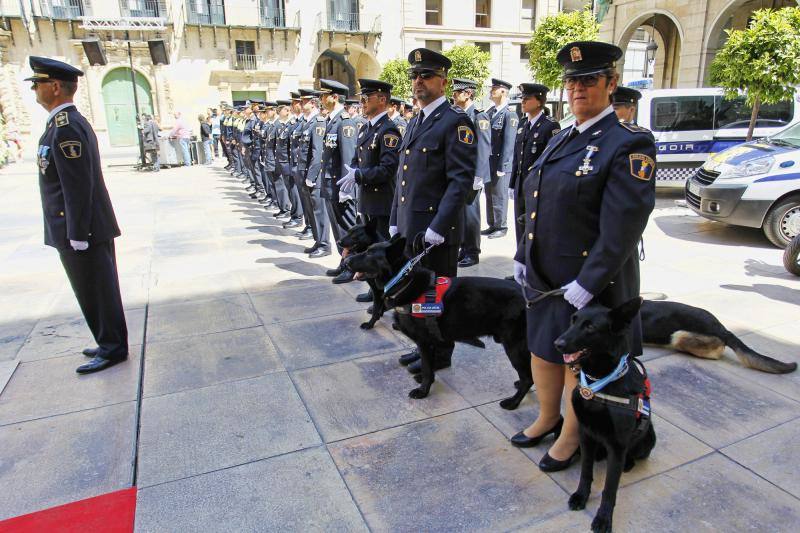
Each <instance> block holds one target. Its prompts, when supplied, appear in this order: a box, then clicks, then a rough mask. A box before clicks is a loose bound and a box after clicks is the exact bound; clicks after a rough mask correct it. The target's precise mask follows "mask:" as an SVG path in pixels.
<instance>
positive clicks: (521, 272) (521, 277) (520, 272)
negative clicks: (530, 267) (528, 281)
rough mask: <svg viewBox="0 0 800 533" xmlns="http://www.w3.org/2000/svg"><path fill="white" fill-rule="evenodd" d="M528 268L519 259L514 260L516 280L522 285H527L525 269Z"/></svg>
mask: <svg viewBox="0 0 800 533" xmlns="http://www.w3.org/2000/svg"><path fill="white" fill-rule="evenodd" d="M526 269H527V268H526V267H525V265H524V264H522V263H520V262H519V261H514V281H516V282H517V283H519V284H520V285H525V270H526Z"/></svg>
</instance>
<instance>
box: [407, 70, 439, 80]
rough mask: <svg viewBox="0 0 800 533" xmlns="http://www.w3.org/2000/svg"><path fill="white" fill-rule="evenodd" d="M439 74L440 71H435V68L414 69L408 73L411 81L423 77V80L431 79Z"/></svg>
mask: <svg viewBox="0 0 800 533" xmlns="http://www.w3.org/2000/svg"><path fill="white" fill-rule="evenodd" d="M438 75H439V73H438V72H434V71H433V70H414V71H411V72H409V73H408V79H409V80H411V81H414V80H416V79H417V78H422V79H423V80H429V79H431V78H433V77H435V76H438Z"/></svg>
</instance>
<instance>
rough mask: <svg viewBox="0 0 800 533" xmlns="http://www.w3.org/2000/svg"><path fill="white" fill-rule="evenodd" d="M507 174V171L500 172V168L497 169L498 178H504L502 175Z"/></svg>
mask: <svg viewBox="0 0 800 533" xmlns="http://www.w3.org/2000/svg"><path fill="white" fill-rule="evenodd" d="M505 175H506V173H505V172H500V171H499V170H498V171H497V177H498V178H502V177H503V176H505Z"/></svg>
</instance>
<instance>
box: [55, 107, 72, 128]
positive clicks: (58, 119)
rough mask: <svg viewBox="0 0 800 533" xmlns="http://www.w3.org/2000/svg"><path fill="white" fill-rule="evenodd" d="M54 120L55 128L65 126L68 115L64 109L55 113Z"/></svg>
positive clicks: (67, 122)
mask: <svg viewBox="0 0 800 533" xmlns="http://www.w3.org/2000/svg"><path fill="white" fill-rule="evenodd" d="M54 121H55V124H56V127H57V128H60V127H61V126H66V125H67V124H69V115H67V112H66V111H61V112H59V113H56V116H55V119H54Z"/></svg>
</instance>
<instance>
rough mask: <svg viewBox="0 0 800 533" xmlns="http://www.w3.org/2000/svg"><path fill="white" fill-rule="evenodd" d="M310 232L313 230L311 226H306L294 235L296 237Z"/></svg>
mask: <svg viewBox="0 0 800 533" xmlns="http://www.w3.org/2000/svg"><path fill="white" fill-rule="evenodd" d="M310 232H311V228H310V227H309V226H304V227H303V229H301V230H300V231H295V232H294V236H295V237H300V236H302V235H305V234H306V233H310Z"/></svg>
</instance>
